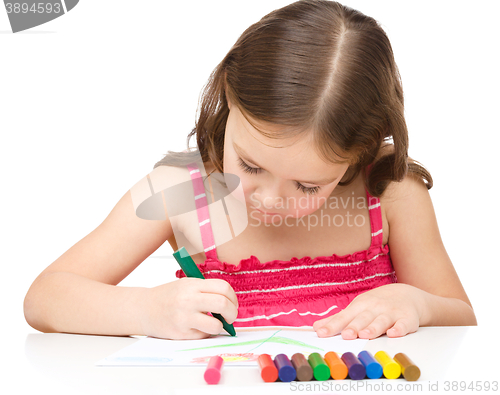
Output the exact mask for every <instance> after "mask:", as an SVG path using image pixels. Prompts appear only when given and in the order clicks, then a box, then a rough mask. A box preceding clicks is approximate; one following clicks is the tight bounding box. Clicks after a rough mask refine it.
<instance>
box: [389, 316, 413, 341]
mask: <svg viewBox="0 0 500 395" xmlns="http://www.w3.org/2000/svg"><path fill="white" fill-rule="evenodd" d="M417 329H418V324H416V325H415V323H412V322H411V320H409V319H407V318H401V319H399V320H397V321H396V323H395V324H394V325H393V326H392V328H390V329H388V330H387V332H386V333H387V336H388V337H401V336H405V335H407V334H408V333H412V332H416V331H417Z"/></svg>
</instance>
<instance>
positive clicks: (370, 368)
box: [358, 351, 384, 379]
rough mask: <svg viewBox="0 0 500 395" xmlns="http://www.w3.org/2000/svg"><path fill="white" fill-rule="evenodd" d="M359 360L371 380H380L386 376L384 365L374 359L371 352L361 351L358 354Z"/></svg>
mask: <svg viewBox="0 0 500 395" xmlns="http://www.w3.org/2000/svg"><path fill="white" fill-rule="evenodd" d="M358 359H359V360H360V361H361V363H362V364H363V365H364V366H365V369H366V376H367V377H368V378H369V379H379V378H381V377H382V374H384V371H383V369H382V365H380V364H379V363H378V362H377V361H376V360H375V358H373V355H372V354H371V353H370V352H369V351H361V352H360V353H359V354H358Z"/></svg>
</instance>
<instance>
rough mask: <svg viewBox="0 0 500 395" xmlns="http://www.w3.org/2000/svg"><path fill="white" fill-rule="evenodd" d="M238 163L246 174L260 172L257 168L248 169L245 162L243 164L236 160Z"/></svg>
mask: <svg viewBox="0 0 500 395" xmlns="http://www.w3.org/2000/svg"><path fill="white" fill-rule="evenodd" d="M238 162H239V164H240V166H241V168H242V169H243V170H244V171H245V172H246V173H250V174H258V173H259V172H260V170H261V169H259V168H258V167H250V166H248V165H247V164H246V163H245V162H243V159H241V158H238Z"/></svg>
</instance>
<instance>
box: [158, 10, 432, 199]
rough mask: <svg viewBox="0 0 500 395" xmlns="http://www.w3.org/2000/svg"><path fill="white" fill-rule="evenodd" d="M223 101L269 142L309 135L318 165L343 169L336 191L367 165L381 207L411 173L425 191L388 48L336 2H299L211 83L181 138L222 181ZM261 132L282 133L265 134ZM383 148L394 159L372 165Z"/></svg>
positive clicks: (233, 53)
mask: <svg viewBox="0 0 500 395" xmlns="http://www.w3.org/2000/svg"><path fill="white" fill-rule="evenodd" d="M226 95H227V97H228V98H229V100H230V101H231V103H232V104H234V105H236V106H238V108H239V109H240V110H241V112H242V114H243V115H244V116H245V117H246V118H247V120H248V121H249V122H251V123H252V125H253V126H254V127H255V128H256V129H257V130H259V131H260V132H261V133H262V134H263V135H265V136H266V137H269V138H274V139H279V138H288V137H293V136H296V135H300V134H304V133H312V141H313V143H314V147H315V149H316V152H317V154H318V156H319V157H320V158H321V159H323V160H324V161H326V162H327V163H328V162H331V163H338V162H339V158H341V159H342V160H344V161H347V162H348V163H349V171H348V172H346V175H345V176H344V178H343V179H342V180H341V182H339V185H341V186H344V185H348V184H350V183H351V182H352V181H353V180H354V179H355V178H356V177H357V176H358V174H359V172H360V171H362V170H364V169H366V167H367V166H369V165H372V166H371V168H370V172H369V173H365V184H366V186H367V188H368V191H369V193H370V194H371V195H372V196H375V197H380V196H381V195H382V194H383V193H384V191H385V189H386V187H387V185H388V184H389V182H390V181H401V180H403V179H404V178H405V177H406V175H407V174H408V173H414V174H415V175H417V176H418V177H420V178H421V179H423V180H424V181H425V183H426V185H427V188H428V189H430V188H431V187H432V184H433V181H432V177H431V175H430V173H429V172H428V171H427V170H426V169H425V168H424V167H423V166H422V165H421V164H419V163H418V162H416V161H413V160H411V159H409V158H408V130H407V126H406V122H405V118H404V103H403V88H402V84H401V78H400V74H399V71H398V68H397V66H396V63H395V60H394V54H393V51H392V47H391V44H390V42H389V39H388V37H387V35H386V34H385V32H384V30H383V29H382V28H381V27H380V25H379V24H378V23H377V21H376V20H375V19H373V18H371V17H368V16H366V15H364V14H362V13H361V12H359V11H356V10H354V9H351V8H349V7H346V6H343V5H341V4H339V3H337V2H334V1H326V0H301V1H297V2H295V3H292V4H290V5H288V6H286V7H283V8H280V9H278V10H275V11H273V12H271V13H269V14H268V15H266V16H265V17H263V18H262V19H261V20H260V21H258V22H257V23H255V24H253V25H251V26H250V27H249V28H248V29H247V30H245V32H244V33H243V34H242V35H241V36H240V38H239V39H238V40H237V41H236V43H235V44H234V46H233V47H232V48H231V50H230V51H229V53H228V54H227V55H226V56H225V57H224V59H223V60H222V62H221V63H219V65H217V67H216V68H215V70H214V71H213V72H212V74H211V75H210V78H209V80H208V83H207V84H206V86H205V88H204V90H203V93H202V95H201V98H200V103H199V115H198V119H197V122H196V125H195V127H194V129H193V130H192V131H191V133H190V134H189V135H188V137H187V142H188V145H189V140H190V138H191V137H193V136H196V141H197V145H198V149H199V153H200V155H201V158H202V160H203V162H211V163H212V164H213V166H214V167H215V169H216V170H217V171H219V172H221V173H222V172H223V152H224V134H225V128H226V121H227V118H228V114H229V108H228V102H227V99H226ZM266 124H268V125H279V126H281V127H280V128H278V130H277V131H276V130H274V129H273V130H274V131H273V132H272V133H266V132H264V131H263V130H261V129H265V126H266ZM263 126H264V127H263ZM390 140H392V142H393V147H392V150H391V152H389V153H388V154H386V155H384V156H381V157H380V158H379V159H378V160H376V158H377V157H378V155H379V152H380V150H381V147H382V146H383V145H385V143H389V141H390ZM192 157H193V155H191V157H190V156H189V153H176V152H172V151H169V153H168V154H167V155H166V156H165V157H164V158H163V159H162V160H160V161H159V162H157V163H156V164H155V166H154V167H155V168H156V167H157V166H160V165H169V164H172V165H183V164H187V163H189V160H190V159H192ZM375 160H376V161H375Z"/></svg>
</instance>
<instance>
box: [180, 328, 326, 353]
mask: <svg viewBox="0 0 500 395" xmlns="http://www.w3.org/2000/svg"><path fill="white" fill-rule="evenodd" d="M278 332H280V331H277V332H275V333H273V335H272V336H271V337H268V338H266V339H257V340H250V341H246V342H240V343H228V344H218V345H215V346H208V347H196V348H186V349H184V350H178V351H194V350H207V349H210V348H222V347H233V346H248V345H253V344H255V345H256V346H255V347H254V348H252V349H251V350H248V352H250V351H253V350H255V349H256V348H259V347H260V346H261V345H262V344H264V343H278V344H286V345H293V346H300V347H304V348H312V349H314V350H320V351H324V349H322V348H320V347H316V346H313V345H311V344H307V343H304V342H301V341H299V340H294V339H290V338H288V337H282V336H276V333H278Z"/></svg>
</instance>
